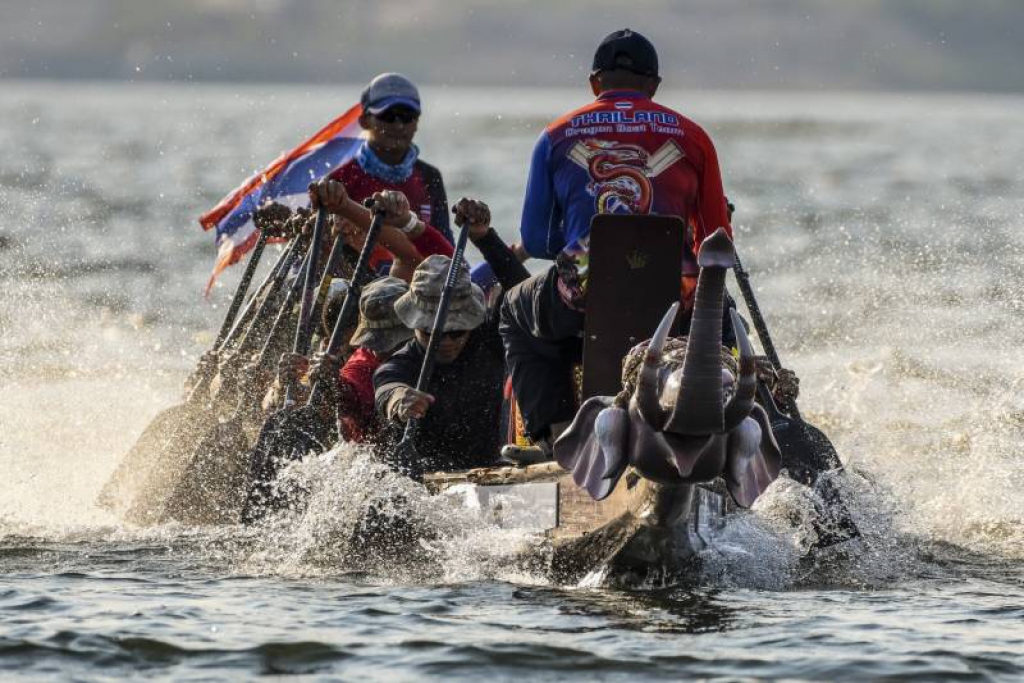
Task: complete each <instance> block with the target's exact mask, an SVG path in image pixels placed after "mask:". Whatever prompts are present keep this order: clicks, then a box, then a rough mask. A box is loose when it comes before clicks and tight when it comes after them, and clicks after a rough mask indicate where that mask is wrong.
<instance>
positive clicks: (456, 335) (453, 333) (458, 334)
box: [417, 330, 469, 339]
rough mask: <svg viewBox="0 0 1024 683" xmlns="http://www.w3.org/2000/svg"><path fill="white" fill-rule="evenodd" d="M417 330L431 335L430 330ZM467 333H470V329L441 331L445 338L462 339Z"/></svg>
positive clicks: (424, 334)
mask: <svg viewBox="0 0 1024 683" xmlns="http://www.w3.org/2000/svg"><path fill="white" fill-rule="evenodd" d="M417 331H418V332H419V333H420V334H422V335H423V336H424V337H428V338H429V337H430V330H417ZM467 334H469V330H448V331H446V332H442V333H441V337H442V338H444V339H462V338H463V337H465V336H466V335H467Z"/></svg>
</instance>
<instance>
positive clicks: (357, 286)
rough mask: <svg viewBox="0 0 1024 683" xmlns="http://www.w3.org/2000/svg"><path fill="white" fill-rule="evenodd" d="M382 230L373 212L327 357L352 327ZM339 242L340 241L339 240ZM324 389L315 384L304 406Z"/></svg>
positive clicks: (316, 399) (380, 220)
mask: <svg viewBox="0 0 1024 683" xmlns="http://www.w3.org/2000/svg"><path fill="white" fill-rule="evenodd" d="M366 205H367V206H368V207H370V209H371V210H373V206H374V204H373V201H372V200H367V201H366ZM383 228H384V214H383V213H381V212H379V211H376V210H374V212H373V220H371V221H370V228H369V230H367V231H366V241H364V242H363V248H362V249H361V250H360V251H359V258H358V259H357V260H356V267H355V270H353V271H352V281H351V282H350V283H349V286H348V291H347V292H346V293H345V301H344V302H343V303H342V305H341V311H340V312H339V313H338V319H337V320H335V321H334V329H332V330H331V338H330V340H328V342H327V349H326V353H327V355H334V354H336V353H338V352H339V351H341V347H342V345H343V344H344V343H345V331H346V330H347V329H348V328H350V327H352V323H353V322H354V321H355V319H356V315H357V314H358V313H359V297H360V296H362V292H363V284H364V283H365V282H366V280H367V279H368V278H369V276H370V255H371V254H372V253H373V249H374V247H376V246H377V239H378V238H379V237H380V231H381V230H382V229H383ZM338 241H339V242H340V241H341V239H340V238H339V240H338ZM323 391H324V388H323V387H321V386H320V383H319V382H317V383H316V384H314V385H313V388H312V389H311V390H310V392H309V400H308V401H307V402H306V405H313V404H315V403H317V402H319V401H320V399H321V398H322V397H323Z"/></svg>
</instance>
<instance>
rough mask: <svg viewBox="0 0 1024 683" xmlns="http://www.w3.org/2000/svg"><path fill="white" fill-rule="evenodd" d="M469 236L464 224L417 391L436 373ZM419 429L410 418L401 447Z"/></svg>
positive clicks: (449, 270) (467, 228) (427, 383)
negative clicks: (438, 348) (456, 282)
mask: <svg viewBox="0 0 1024 683" xmlns="http://www.w3.org/2000/svg"><path fill="white" fill-rule="evenodd" d="M468 238H469V226H468V225H463V226H462V228H461V230H460V232H459V239H458V241H457V242H456V243H455V253H453V254H452V262H451V263H450V264H449V265H448V277H447V278H446V279H445V282H444V290H443V291H442V292H441V300H440V301H439V302H438V304H437V313H436V314H435V315H434V324H433V326H432V327H431V328H430V341H429V342H427V349H426V351H424V352H423V365H421V366H420V376H419V378H418V379H417V380H416V391H421V392H425V391H426V390H427V387H428V386H430V378H431V377H432V376H433V374H434V364H435V360H436V356H437V347H438V346H439V345H440V344H441V337H442V336H443V334H444V325H445V323H446V322H447V320H448V308H449V307H450V306H451V300H452V291H453V290H454V289H455V280H456V279H458V276H459V267H460V266H461V265H462V258H463V254H464V253H465V251H466V240H467V239H468ZM418 431H419V420H418V419H416V418H410V419H409V421H408V422H406V423H405V431H404V432H403V434H402V441H401V442H400V443H399V448H402V447H403V444H405V446H404V447H406V448H407V447H409V445H411V444H412V440H413V439H414V438H415V437H416V433H417V432H418Z"/></svg>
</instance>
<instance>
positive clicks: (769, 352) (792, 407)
mask: <svg viewBox="0 0 1024 683" xmlns="http://www.w3.org/2000/svg"><path fill="white" fill-rule="evenodd" d="M733 273H734V274H735V275H736V282H737V283H738V284H739V286H740V292H741V293H742V294H743V300H744V301H745V302H746V304H747V311H749V313H750V319H751V320H752V321H753V322H754V329H755V330H757V337H758V339H760V340H761V346H762V347H764V353H765V355H766V356H768V360H770V361H771V362H772V365H774V366H775V369H776V370H778V369H779V368H781V367H782V361H781V360H779V352H778V351H776V350H775V344H774V343H772V337H771V335H770V334H769V333H768V324H767V323H765V321H764V316H763V315H761V307H760V306H758V305H757V299H756V298H755V297H754V288H753V287H751V286H750V275H749V274H748V273H747V271H746V269H745V268H744V267H743V263H742V261H740V256H739V254H736V263H735V265H734V266H733ZM788 403H789V405H787V406H786V407H787V408H788V409H789V413H790V415H792V417H793V419H794V420H797V421H799V422H803V421H804V419H803V418H802V417H800V409H799V408H797V405H796V401H789V402H788Z"/></svg>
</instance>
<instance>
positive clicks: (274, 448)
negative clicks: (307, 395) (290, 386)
mask: <svg viewBox="0 0 1024 683" xmlns="http://www.w3.org/2000/svg"><path fill="white" fill-rule="evenodd" d="M336 438H337V435H336V432H335V426H334V424H333V422H331V421H330V420H325V419H324V416H323V415H322V414H321V413H320V411H319V410H318V409H317V408H316V407H314V406H309V405H306V406H302V407H301V408H296V409H294V410H279V411H278V412H276V413H274V414H273V415H271V416H270V417H269V418H267V421H266V422H265V423H264V424H263V429H262V430H261V431H260V435H259V437H258V438H257V439H256V445H255V446H254V447H253V449H252V451H250V453H249V454H248V456H247V457H246V458H245V460H246V463H247V469H248V491H247V494H246V499H245V504H244V506H243V510H242V521H243V522H244V523H246V524H250V523H253V522H256V521H258V520H260V519H262V518H263V516H264V515H266V514H267V513H268V512H272V511H274V510H277V509H280V508H281V507H284V506H285V505H287V504H288V503H289V502H291V501H290V500H288V499H287V497H285V496H283V495H281V492H279V491H278V490H277V489H276V488H275V487H274V482H275V480H276V479H277V475H278V473H279V472H280V471H281V468H282V467H284V466H285V465H286V464H288V463H289V462H293V461H295V460H301V459H303V458H304V457H306V456H307V455H308V454H309V453H322V452H324V451H326V450H328V449H329V448H330V447H331V444H333V443H334V441H335V440H336Z"/></svg>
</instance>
